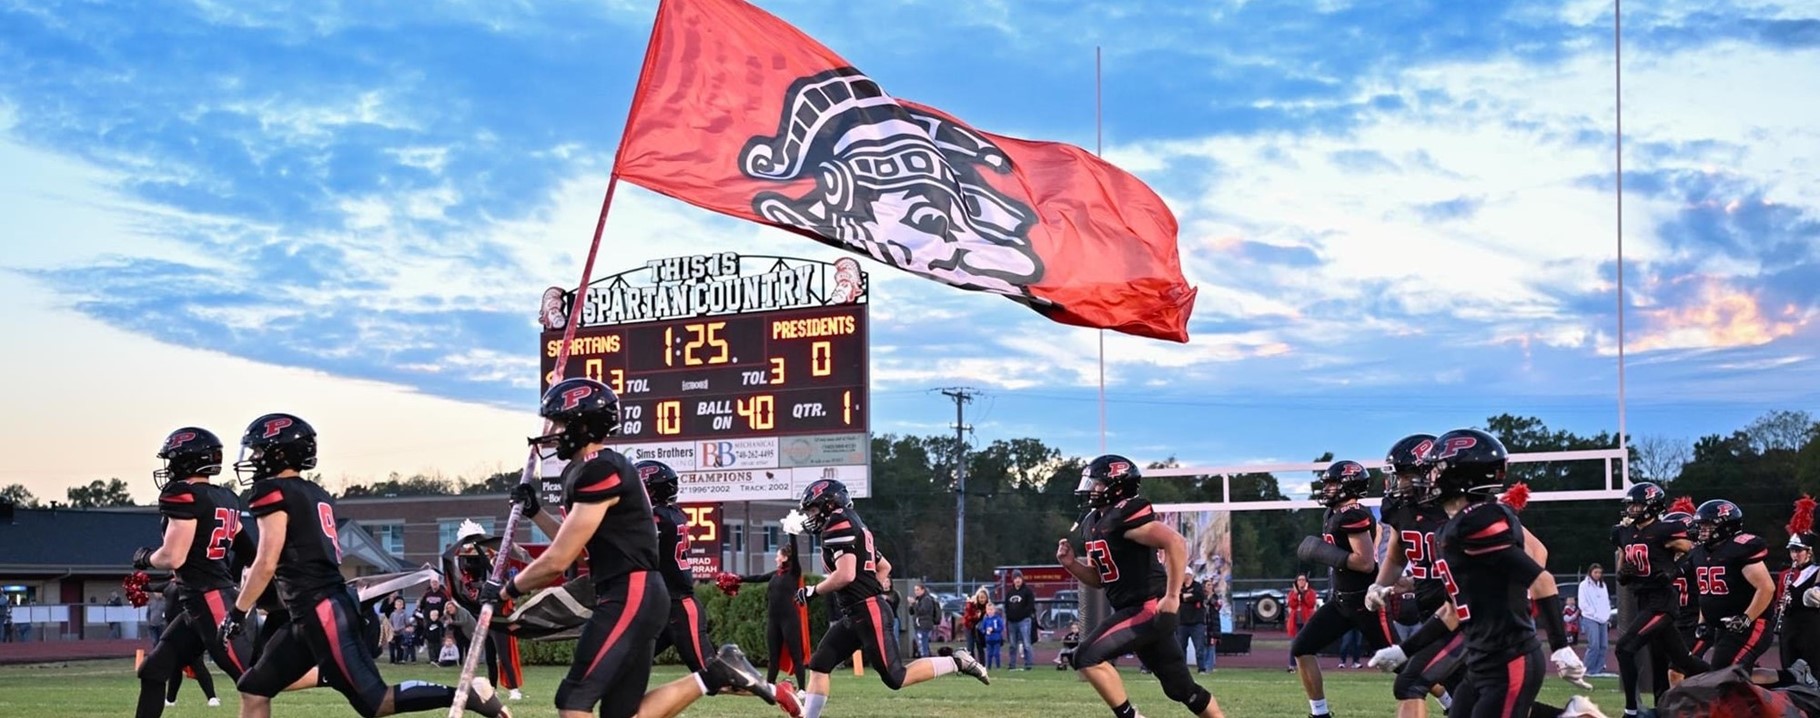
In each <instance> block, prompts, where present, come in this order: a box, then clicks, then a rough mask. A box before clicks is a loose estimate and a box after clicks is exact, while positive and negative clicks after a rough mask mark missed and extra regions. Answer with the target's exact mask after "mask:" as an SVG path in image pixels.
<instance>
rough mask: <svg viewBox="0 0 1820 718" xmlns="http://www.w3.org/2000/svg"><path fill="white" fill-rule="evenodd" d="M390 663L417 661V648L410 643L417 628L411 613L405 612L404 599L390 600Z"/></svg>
mask: <svg viewBox="0 0 1820 718" xmlns="http://www.w3.org/2000/svg"><path fill="white" fill-rule="evenodd" d="M388 620H389V621H390V622H391V624H392V662H393V663H403V662H405V659H406V658H409V659H410V660H411V661H413V662H415V661H416V660H417V646H416V645H415V644H413V643H412V642H411V639H412V638H414V637H415V635H416V630H417V627H416V625H415V624H414V622H413V621H412V617H411V612H410V611H408V610H405V607H404V598H403V597H399V598H394V599H392V613H391V618H390V619H388Z"/></svg>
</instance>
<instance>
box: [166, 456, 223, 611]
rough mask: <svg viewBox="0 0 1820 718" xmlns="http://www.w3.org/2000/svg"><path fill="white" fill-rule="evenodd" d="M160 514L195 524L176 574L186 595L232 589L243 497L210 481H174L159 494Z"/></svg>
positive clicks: (174, 519)
mask: <svg viewBox="0 0 1820 718" xmlns="http://www.w3.org/2000/svg"><path fill="white" fill-rule="evenodd" d="M158 513H159V514H160V515H162V516H164V518H165V520H167V521H195V522H196V533H195V535H194V536H193V537H191V538H190V550H189V553H188V554H187V555H185V556H184V558H183V566H182V567H179V568H178V569H177V571H176V574H177V582H178V583H179V584H180V587H179V590H180V591H181V592H182V594H183V595H185V596H194V595H197V594H200V593H202V592H204V591H213V590H216V589H221V588H231V587H233V586H234V585H235V584H237V583H239V582H240V581H239V577H240V573H239V572H238V571H235V570H233V565H234V545H235V540H236V539H238V538H239V536H240V497H238V496H235V495H234V492H233V491H231V490H229V489H227V488H224V487H220V486H216V485H214V484H210V483H208V482H190V481H173V482H171V483H168V484H165V485H164V491H162V492H160V493H159V494H158Z"/></svg>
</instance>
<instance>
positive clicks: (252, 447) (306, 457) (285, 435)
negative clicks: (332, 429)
mask: <svg viewBox="0 0 1820 718" xmlns="http://www.w3.org/2000/svg"><path fill="white" fill-rule="evenodd" d="M314 468H316V429H315V428H313V427H311V426H310V424H309V422H307V421H304V420H302V419H299V418H297V417H296V416H292V415H290V414H266V415H265V416H262V417H259V418H257V419H254V420H253V423H251V424H248V425H247V427H246V433H245V434H242V435H241V436H240V460H239V461H235V462H234V475H235V476H236V477H238V478H239V479H240V483H241V485H243V486H251V485H252V484H253V482H255V481H259V480H262V479H269V478H272V477H274V476H277V475H278V474H279V473H280V472H282V471H285V470H287V469H295V470H297V471H308V470H310V469H314Z"/></svg>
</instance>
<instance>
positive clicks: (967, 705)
mask: <svg viewBox="0 0 1820 718" xmlns="http://www.w3.org/2000/svg"><path fill="white" fill-rule="evenodd" d="M380 670H381V672H383V673H384V674H385V676H386V678H387V679H388V680H391V681H394V682H396V681H403V680H410V679H417V680H425V681H434V682H445V683H446V682H450V681H453V680H454V678H455V675H456V671H455V669H452V668H448V669H444V668H436V667H433V666H424V665H413V666H392V665H386V664H381V665H380ZM525 673H526V676H525V679H526V682H527V685H526V687H525V694H526V698H525V700H523V701H520V702H518V703H514V704H512V707H513V709H514V713H515V714H516V715H518V716H555V715H556V709H555V708H554V707H553V706H552V704H551V702H550V698H551V695H552V694H553V693H554V691H555V689H556V684H557V682H558V681H559V680H561V678H562V674H563V669H561V668H557V667H550V666H528V667H526V669H525ZM1124 673H1125V684H1126V686H1127V687H1128V688H1129V689H1130V691H1131V699H1132V703H1133V705H1135V706H1137V708H1138V709H1139V710H1141V711H1143V712H1144V713H1145V714H1146V715H1147V716H1150V718H1160V717H1161V716H1183V715H1187V711H1186V710H1185V709H1183V708H1182V707H1181V706H1180V705H1176V704H1174V703H1171V702H1169V701H1168V700H1167V699H1165V698H1164V697H1163V694H1162V691H1161V690H1160V689H1159V688H1158V687H1157V684H1156V681H1155V680H1154V679H1153V678H1152V677H1150V676H1146V675H1142V674H1139V673H1138V672H1137V670H1136V669H1135V668H1128V669H1124ZM681 675H682V673H681V671H679V670H676V669H663V668H660V669H659V672H658V673H657V675H655V676H653V677H652V681H653V684H655V683H657V682H658V681H663V680H669V679H672V678H676V677H678V676H681ZM1201 679H1202V681H1201V685H1204V686H1207V687H1208V688H1209V689H1210V690H1212V691H1213V693H1214V695H1215V696H1217V697H1218V698H1219V701H1220V705H1221V707H1223V708H1224V709H1225V710H1226V714H1227V715H1228V716H1233V717H1234V718H1240V717H1250V716H1270V717H1272V718H1295V717H1296V716H1305V715H1307V711H1308V703H1307V701H1306V700H1305V699H1304V698H1303V696H1302V691H1301V688H1300V686H1299V684H1297V683H1296V681H1295V677H1294V676H1293V675H1290V674H1288V673H1285V672H1283V671H1282V670H1280V669H1279V670H1263V669H1256V670H1244V669H1222V670H1219V671H1216V672H1214V673H1211V674H1208V675H1205V676H1201ZM215 680H216V685H217V687H218V688H219V689H220V690H222V691H223V694H222V704H223V705H222V706H221V707H220V708H209V707H207V706H205V705H204V703H203V700H202V693H201V691H199V690H197V688H196V685H195V684H194V683H193V682H189V681H186V682H185V684H184V686H183V692H182V693H181V694H180V695H179V697H178V699H177V705H176V706H175V707H173V708H169V709H166V710H165V715H167V716H175V717H179V718H188V717H197V718H207V717H213V718H224V717H227V716H232V715H234V714H235V710H236V708H235V706H237V705H238V702H237V701H238V699H237V697H236V696H235V694H234V693H233V692H232V691H231V690H230V688H231V686H230V684H229V683H228V682H227V680H226V678H225V677H224V676H221V675H220V674H216V679H215ZM1596 685H1597V688H1598V690H1597V691H1596V692H1595V694H1594V696H1593V697H1594V699H1595V700H1597V701H1598V702H1599V704H1600V706H1601V707H1603V708H1606V709H1607V711H1608V712H1612V713H1616V712H1617V711H1612V710H1611V709H1612V708H1613V707H1614V706H1617V707H1622V703H1621V702H1619V700H1618V691H1617V686H1616V681H1615V680H1610V679H1606V680H1602V681H1598V682H1597V683H1596ZM1569 688H1570V687H1569V686H1568V685H1567V684H1566V683H1563V682H1561V681H1560V680H1559V679H1555V678H1550V679H1549V680H1548V682H1547V683H1546V684H1545V688H1544V690H1543V693H1542V697H1543V699H1544V700H1551V701H1554V702H1555V704H1556V705H1559V704H1560V703H1562V702H1565V701H1566V698H1567V696H1568V694H1569ZM137 695H138V682H137V681H136V680H135V679H134V678H133V677H132V661H130V660H110V661H85V662H72V663H62V664H47V665H35V666H0V716H9V717H10V716H18V717H20V718H65V717H66V716H67V717H71V718H73V717H75V716H83V717H84V718H87V717H88V716H124V715H131V714H132V710H133V705H134V700H135V699H136V696H137ZM1327 695H1328V700H1329V702H1330V703H1331V704H1332V706H1333V709H1334V712H1335V715H1338V716H1341V717H1342V718H1357V717H1359V716H1373V717H1377V716H1391V715H1393V714H1394V713H1395V708H1394V705H1395V704H1394V702H1393V701H1392V700H1391V699H1390V676H1387V675H1383V674H1380V673H1377V672H1376V671H1366V670H1361V671H1329V672H1328V673H1327ZM1430 714H1431V715H1439V714H1440V711H1439V710H1438V709H1437V708H1436V707H1434V706H1433V704H1432V703H1431V705H1430ZM273 715H274V716H298V717H301V716H308V717H310V718H324V717H326V716H352V715H355V713H354V710H353V709H352V708H349V707H348V705H347V703H346V702H345V701H343V700H342V698H341V695H340V694H338V693H336V692H334V691H332V690H329V689H317V690H310V691H303V692H299V693H287V694H285V695H282V696H279V697H278V698H277V699H276V700H274V701H273ZM422 715H430V714H428V713H425V714H422ZM686 715H690V716H777V715H781V714H780V713H778V712H777V710H776V709H775V708H771V707H769V706H766V705H764V704H762V703H760V702H758V700H757V699H755V698H749V697H737V696H721V697H715V698H704V699H702V700H701V701H700V702H698V703H696V704H695V706H694V707H692V708H691V709H690V710H689V711H688V712H687V713H686ZM823 715H824V716H827V717H828V718H843V717H845V716H867V717H870V716H883V717H890V718H921V717H923V716H944V717H947V716H951V717H953V718H963V717H964V718H1073V717H1076V716H1079V717H1080V718H1104V717H1105V716H1108V715H1110V713H1109V712H1108V711H1107V710H1106V708H1105V706H1104V705H1103V704H1102V703H1100V701H1099V699H1098V697H1096V696H1095V695H1094V693H1093V689H1092V688H1090V687H1088V686H1087V684H1085V683H1082V682H1079V681H1078V680H1077V679H1076V678H1075V676H1074V674H1072V673H1065V672H1060V671H1056V670H1054V669H1053V668H1051V669H1038V670H1034V671H1029V672H1024V671H1016V672H1010V671H1000V672H995V674H994V676H993V680H992V685H990V686H983V685H980V684H979V683H978V682H976V681H974V680H973V679H971V678H965V677H952V676H950V677H943V678H940V679H937V680H936V681H933V682H931V683H926V684H923V685H918V686H911V687H909V688H906V689H904V690H903V691H901V692H898V693H892V692H891V691H889V690H886V689H885V687H884V685H883V684H881V683H879V681H878V679H877V677H876V676H873V675H871V674H870V673H868V674H867V675H865V676H863V677H855V676H854V675H853V674H852V673H851V672H850V671H849V672H846V673H845V674H837V675H836V676H835V678H834V695H833V697H832V699H831V700H830V701H829V703H828V708H827V709H826V711H825V712H824V713H823Z"/></svg>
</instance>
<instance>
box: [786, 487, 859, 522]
mask: <svg viewBox="0 0 1820 718" xmlns="http://www.w3.org/2000/svg"><path fill="white" fill-rule="evenodd" d="M852 507H853V499H852V498H851V497H849V496H848V495H847V485H846V484H843V483H841V482H840V481H839V480H836V479H821V480H818V481H816V482H814V483H812V484H809V486H808V487H806V488H804V489H803V498H802V501H799V502H797V510H798V511H801V512H802V515H803V530H804V531H808V532H809V533H812V534H820V533H821V532H822V527H823V526H826V525H827V524H828V517H829V516H831V515H833V514H834V512H835V511H840V510H843V509H848V508H852Z"/></svg>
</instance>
